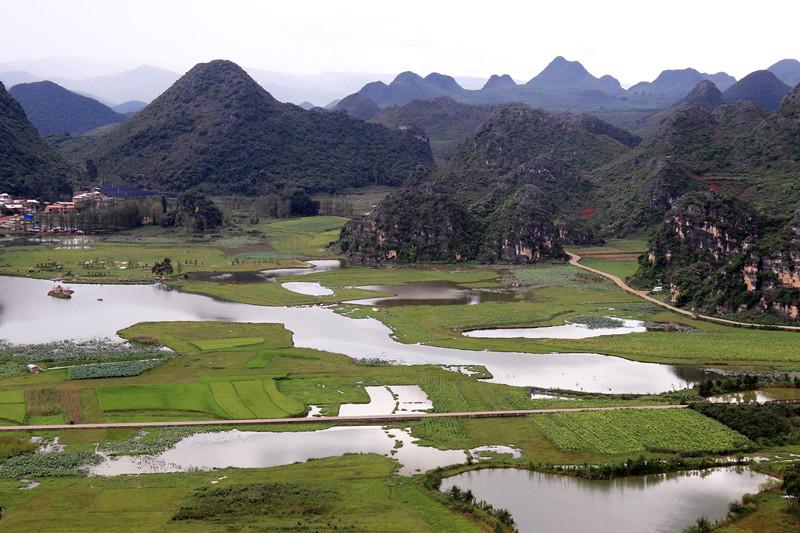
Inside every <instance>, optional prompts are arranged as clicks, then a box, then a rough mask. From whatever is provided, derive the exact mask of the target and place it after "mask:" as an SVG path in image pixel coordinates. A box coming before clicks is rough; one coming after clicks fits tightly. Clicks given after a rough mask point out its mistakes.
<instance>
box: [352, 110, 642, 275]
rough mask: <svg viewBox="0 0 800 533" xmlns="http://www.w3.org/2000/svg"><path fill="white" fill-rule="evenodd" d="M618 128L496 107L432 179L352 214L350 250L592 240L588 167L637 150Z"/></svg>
mask: <svg viewBox="0 0 800 533" xmlns="http://www.w3.org/2000/svg"><path fill="white" fill-rule="evenodd" d="M586 128H590V129H591V130H592V131H595V132H597V133H590V131H589V130H587V129H586ZM616 133H618V132H616V129H615V128H613V127H611V126H610V125H605V127H604V124H603V123H602V121H599V120H587V121H584V120H582V119H580V118H575V117H558V116H555V115H551V114H549V113H546V112H544V111H537V110H532V109H528V108H525V107H521V106H509V107H503V108H500V109H497V110H496V111H494V112H493V113H492V115H491V116H490V117H489V119H488V120H487V121H486V122H485V123H484V124H483V125H482V126H480V128H478V130H477V131H476V132H475V133H474V134H473V135H472V136H471V137H470V138H468V139H467V140H465V141H464V142H463V143H462V144H461V146H460V148H459V149H458V150H457V151H456V153H455V154H454V155H453V156H452V158H451V159H450V160H449V161H448V162H447V163H446V164H445V166H444V167H443V168H442V169H441V170H440V171H439V172H438V173H437V174H435V175H434V177H433V178H432V179H431V180H430V181H425V182H422V183H420V186H419V187H417V188H413V189H408V190H405V191H401V192H398V193H395V194H393V195H390V196H389V197H387V198H386V199H384V200H383V201H382V202H381V203H380V204H378V206H376V208H375V209H374V210H373V211H372V212H371V213H370V214H369V215H367V216H365V217H362V218H357V219H354V220H353V221H351V222H350V223H349V224H348V225H347V226H346V228H345V230H344V232H343V234H342V238H341V245H342V250H343V251H344V253H345V254H347V255H349V256H351V257H354V258H358V259H362V260H363V259H366V260H372V261H383V260H387V259H397V260H400V261H412V262H413V261H420V260H423V261H424V260H427V261H431V260H433V261H457V260H472V259H478V260H481V261H507V262H535V261H538V260H540V259H546V258H560V257H562V256H563V251H562V250H561V243H562V242H565V241H571V242H579V243H587V242H591V241H592V240H593V237H592V232H591V231H590V230H588V228H586V227H585V226H584V224H583V223H582V221H581V220H580V218H581V217H580V211H581V210H582V208H583V207H584V201H585V198H586V196H587V195H588V194H589V191H590V190H591V187H592V186H591V183H590V182H589V180H588V179H586V177H585V176H584V173H586V172H587V171H589V170H590V169H591V168H594V167H596V166H597V165H600V164H604V163H608V162H609V161H611V160H613V159H614V158H615V157H617V156H618V155H620V154H623V153H625V152H627V151H628V150H629V149H628V147H627V146H625V145H624V144H622V143H620V142H619V141H617V140H615V139H614V138H612V137H611V136H609V135H615V136H616ZM623 140H625V139H623ZM628 140H630V139H628ZM431 245H432V246H433V247H434V248H435V250H434V253H417V252H418V251H426V252H427V250H428V248H429V247H430V246H431ZM411 252H413V253H411Z"/></svg>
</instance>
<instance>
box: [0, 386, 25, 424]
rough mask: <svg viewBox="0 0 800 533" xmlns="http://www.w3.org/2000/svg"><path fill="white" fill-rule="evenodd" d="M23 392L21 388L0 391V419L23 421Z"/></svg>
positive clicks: (19, 422)
mask: <svg viewBox="0 0 800 533" xmlns="http://www.w3.org/2000/svg"><path fill="white" fill-rule="evenodd" d="M25 415H26V410H25V393H24V392H23V391H21V390H9V391H0V419H2V420H7V421H9V422H16V423H18V424H22V423H23V422H25Z"/></svg>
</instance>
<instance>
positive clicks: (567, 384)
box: [0, 276, 718, 393]
mask: <svg viewBox="0 0 800 533" xmlns="http://www.w3.org/2000/svg"><path fill="white" fill-rule="evenodd" d="M50 285H51V283H50V282H49V281H46V280H35V279H30V278H15V277H8V276H0V339H6V340H7V341H9V342H11V343H41V342H49V341H56V340H62V339H86V338H93V337H108V338H117V336H116V332H117V331H118V330H120V329H123V328H125V327H127V326H130V325H132V324H135V323H137V322H150V321H197V320H209V321H230V322H264V323H279V324H284V325H285V327H286V328H287V329H289V330H290V331H292V333H293V340H294V344H295V346H297V347H301V348H312V349H317V350H326V351H330V352H334V353H341V354H345V355H348V356H350V357H353V358H368V359H380V360H384V361H391V362H395V363H398V364H407V365H413V364H431V365H447V366H474V365H479V366H484V367H485V368H486V369H487V370H488V371H489V372H490V373H491V374H492V378H491V379H490V380H489V381H491V382H494V383H505V384H508V385H518V386H537V387H543V388H550V389H572V390H582V391H586V392H602V393H659V392H664V391H669V390H676V389H682V388H685V387H687V386H690V385H692V384H694V383H697V382H699V381H701V380H703V379H706V378H708V377H711V376H713V377H718V376H717V375H716V374H713V373H710V372H708V371H706V370H703V369H700V368H696V367H690V366H672V365H659V364H653V363H641V362H636V361H629V360H627V359H623V358H619V357H611V356H605V355H599V354H592V353H581V354H571V353H558V354H526V353H516V352H492V351H479V350H459V349H453V348H441V347H435V346H426V345H420V344H402V343H400V342H397V341H395V340H394V339H393V338H392V331H391V330H390V329H389V328H388V327H387V326H386V325H384V324H383V323H381V322H380V321H378V320H375V319H372V318H364V319H354V318H350V317H347V316H344V315H341V314H338V313H336V312H334V310H333V309H332V308H330V307H326V306H306V307H265V306H257V305H247V304H237V303H228V302H222V301H219V300H214V299H212V298H209V297H206V296H200V295H195V294H186V293H181V292H178V291H174V290H170V289H169V288H168V287H165V286H163V285H80V286H76V287H75V288H76V289H77V290H76V292H75V294H73V296H72V299H71V300H60V299H57V298H51V297H49V296H47V291H48V289H49V288H50Z"/></svg>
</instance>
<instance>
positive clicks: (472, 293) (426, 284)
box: [347, 281, 516, 307]
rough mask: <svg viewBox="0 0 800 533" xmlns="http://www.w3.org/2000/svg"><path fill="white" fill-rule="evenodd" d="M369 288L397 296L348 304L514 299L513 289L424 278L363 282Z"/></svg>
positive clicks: (439, 302) (416, 303)
mask: <svg viewBox="0 0 800 533" xmlns="http://www.w3.org/2000/svg"><path fill="white" fill-rule="evenodd" d="M357 288H359V289H364V290H368V291H380V292H390V293H392V294H393V295H394V296H383V297H378V298H364V299H361V300H352V301H349V302H347V303H349V304H358V305H374V306H378V307H395V306H401V305H454V304H465V305H475V304H479V303H481V302H512V301H514V299H515V298H516V293H515V292H514V291H498V290H484V289H465V288H463V287H461V286H460V285H458V284H456V283H453V282H452V281H421V282H417V283H408V284H405V285H363V286H360V287H357Z"/></svg>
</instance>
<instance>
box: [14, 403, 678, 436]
mask: <svg viewBox="0 0 800 533" xmlns="http://www.w3.org/2000/svg"><path fill="white" fill-rule="evenodd" d="M686 407H687V406H686V405H632V406H615V407H566V408H559V409H519V410H511V411H469V412H459V413H400V414H394V415H369V416H315V417H303V418H247V419H243V420H188V421H187V420H182V421H175V422H101V423H97V424H49V425H30V426H0V432H3V431H48V430H62V429H124V428H149V427H187V426H257V425H276V424H308V423H322V424H391V423H393V422H408V421H412V420H423V419H426V418H502V417H515V416H528V415H544V414H551V413H578V412H585V411H625V410H629V411H655V410H661V409H684V408H686Z"/></svg>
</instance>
